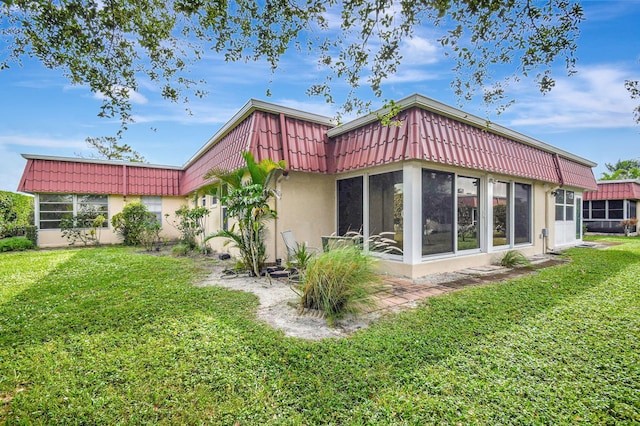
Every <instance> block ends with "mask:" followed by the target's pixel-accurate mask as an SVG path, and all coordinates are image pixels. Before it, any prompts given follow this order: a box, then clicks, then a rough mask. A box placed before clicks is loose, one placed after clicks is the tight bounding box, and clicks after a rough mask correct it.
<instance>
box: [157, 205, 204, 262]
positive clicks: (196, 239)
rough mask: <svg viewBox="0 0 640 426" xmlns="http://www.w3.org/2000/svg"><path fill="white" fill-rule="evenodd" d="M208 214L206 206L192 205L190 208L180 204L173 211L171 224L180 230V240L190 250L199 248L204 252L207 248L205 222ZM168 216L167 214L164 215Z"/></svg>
mask: <svg viewBox="0 0 640 426" xmlns="http://www.w3.org/2000/svg"><path fill="white" fill-rule="evenodd" d="M208 215H209V209H208V208H206V207H194V208H192V209H190V208H189V207H187V206H182V207H180V208H179V209H178V210H176V211H175V216H176V219H175V220H174V221H173V223H172V225H173V227H174V228H176V229H177V230H178V231H180V242H181V243H182V244H185V245H187V246H188V247H189V249H190V250H195V249H196V248H198V249H200V250H201V252H202V253H204V254H206V253H207V252H208V251H209V249H208V247H207V246H206V244H205V242H206V240H205V234H204V230H205V223H206V220H207V216H208ZM165 217H167V218H168V217H169V215H168V214H167V215H165Z"/></svg>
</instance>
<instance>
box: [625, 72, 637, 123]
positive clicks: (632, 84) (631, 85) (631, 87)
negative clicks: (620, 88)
mask: <svg viewBox="0 0 640 426" xmlns="http://www.w3.org/2000/svg"><path fill="white" fill-rule="evenodd" d="M624 87H626V89H627V91H628V92H629V95H630V96H631V99H638V100H640V80H626V81H625V82H624ZM633 114H634V116H635V119H636V123H638V124H640V105H638V106H637V107H635V109H634V110H633Z"/></svg>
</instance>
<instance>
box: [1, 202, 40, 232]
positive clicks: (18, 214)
mask: <svg viewBox="0 0 640 426" xmlns="http://www.w3.org/2000/svg"><path fill="white" fill-rule="evenodd" d="M29 225H33V197H30V196H27V195H22V194H16V193H14V192H7V191H0V238H2V237H17V236H22V235H25V232H24V231H25V228H26V227H27V226H29Z"/></svg>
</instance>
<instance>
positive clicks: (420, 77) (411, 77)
mask: <svg viewBox="0 0 640 426" xmlns="http://www.w3.org/2000/svg"><path fill="white" fill-rule="evenodd" d="M439 78H440V76H439V75H438V74H436V73H432V72H427V71H424V70H421V69H415V68H413V69H406V70H401V71H399V72H397V73H395V74H393V75H391V76H389V77H387V78H385V80H384V83H418V82H421V81H428V80H437V79H439Z"/></svg>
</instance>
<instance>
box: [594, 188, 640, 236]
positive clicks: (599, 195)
mask: <svg viewBox="0 0 640 426" xmlns="http://www.w3.org/2000/svg"><path fill="white" fill-rule="evenodd" d="M638 201H640V181H637V180H633V179H627V180H603V181H598V190H597V191H593V192H587V193H585V196H584V201H583V203H582V217H583V220H584V224H585V225H586V227H587V231H589V232H596V233H607V234H609V233H612V234H622V233H624V232H625V230H624V226H623V224H622V221H624V220H628V219H637V218H638ZM631 232H637V227H636V226H633V229H632V230H631Z"/></svg>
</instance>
